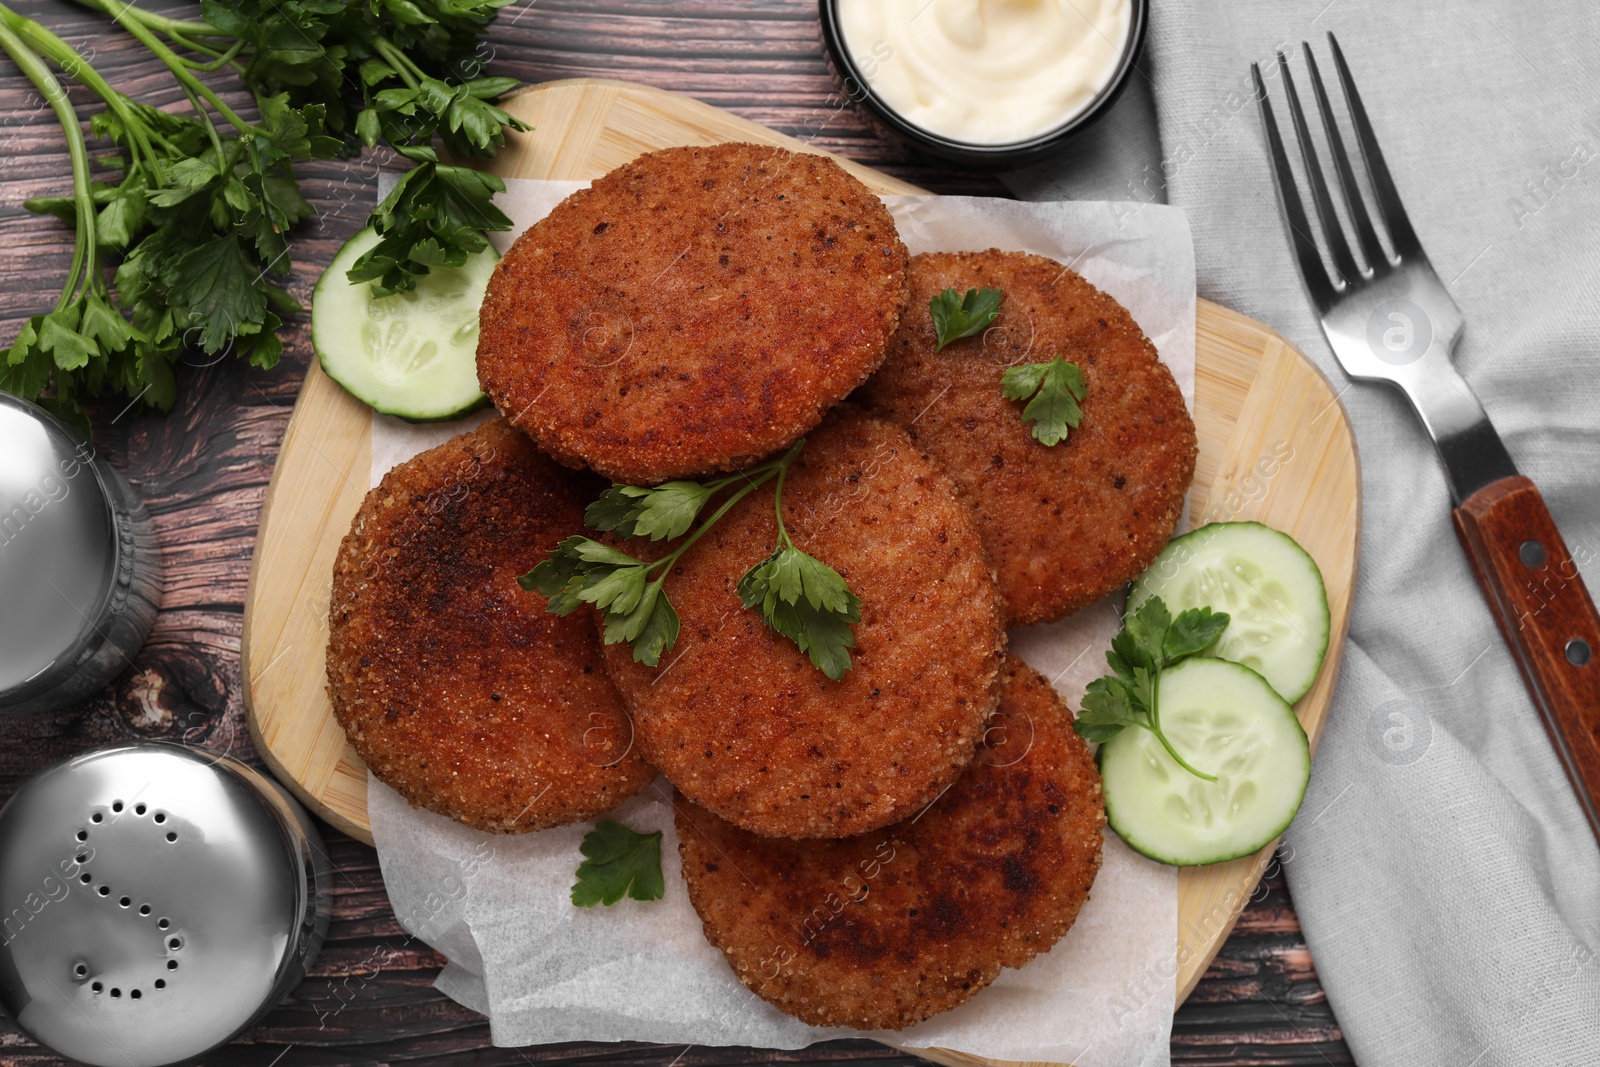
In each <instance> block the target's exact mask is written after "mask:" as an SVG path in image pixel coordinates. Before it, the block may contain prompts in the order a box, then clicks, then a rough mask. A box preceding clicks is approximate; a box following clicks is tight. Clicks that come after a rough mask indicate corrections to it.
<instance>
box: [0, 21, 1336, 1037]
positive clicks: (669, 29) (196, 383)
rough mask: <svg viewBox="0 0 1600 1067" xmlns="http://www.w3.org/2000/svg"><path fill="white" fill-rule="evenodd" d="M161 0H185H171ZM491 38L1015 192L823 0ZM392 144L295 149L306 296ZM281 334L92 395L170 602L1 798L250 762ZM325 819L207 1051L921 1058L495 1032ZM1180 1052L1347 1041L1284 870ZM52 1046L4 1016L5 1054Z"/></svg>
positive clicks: (11, 181)
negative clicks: (279, 977)
mask: <svg viewBox="0 0 1600 1067" xmlns="http://www.w3.org/2000/svg"><path fill="white" fill-rule="evenodd" d="M147 6H150V7H152V8H155V9H158V10H162V11H171V12H174V13H184V14H190V13H192V10H193V8H192V6H191V5H188V4H184V3H173V2H171V0H158V2H155V3H151V4H149V5H147ZM17 7H18V8H19V9H20V10H21V11H23V12H24V13H25V14H29V15H31V16H35V17H41V18H44V19H45V20H47V21H48V22H49V23H50V25H51V26H52V27H53V28H55V29H56V31H57V32H58V33H59V34H61V35H62V36H63V37H65V38H66V39H67V40H68V41H70V42H71V43H72V44H73V45H74V46H75V47H78V48H79V49H80V51H81V52H82V53H83V54H84V55H86V56H90V57H92V61H93V62H94V64H95V66H96V67H97V68H98V69H100V70H101V71H102V72H103V73H104V74H105V75H106V76H107V77H108V78H109V79H110V80H111V81H112V83H113V84H116V85H117V86H119V87H120V88H122V89H124V90H125V91H127V92H129V93H132V94H134V95H136V96H138V97H139V98H140V99H143V100H146V101H148V102H151V103H156V104H159V105H162V106H173V107H176V106H179V105H180V100H181V98H180V94H179V93H178V92H177V91H176V89H174V88H173V86H172V85H171V82H170V80H169V79H167V78H166V77H165V76H164V74H163V72H162V71H161V69H160V67H159V65H158V64H156V63H155V62H154V61H153V60H151V59H150V58H148V57H147V56H146V55H145V54H143V53H142V52H141V50H140V49H139V48H138V46H137V45H136V44H135V43H134V42H132V41H131V39H129V38H127V37H126V36H125V35H123V34H120V33H117V32H115V31H114V30H108V28H107V24H106V21H105V20H104V19H103V18H101V17H100V16H97V15H94V14H92V13H89V12H86V11H84V10H82V9H80V8H77V7H75V6H73V5H71V4H70V3H66V2H65V0H22V2H20V3H18V4H17ZM490 42H491V45H492V48H493V50H494V54H493V57H492V62H491V67H492V68H493V69H494V71H495V72H496V73H501V74H508V75H512V76H514V77H518V78H521V79H523V80H525V81H533V82H537V81H545V80H548V79H552V78H568V77H580V76H600V77H613V78H625V79H629V80H634V81H641V82H648V83H651V84H654V85H659V86H662V87H664V88H669V89H675V90H678V91H681V92H686V93H689V94H691V95H693V96H697V97H699V98H701V99H703V100H706V101H708V102H710V103H713V104H716V105H718V106H720V107H726V108H728V109H729V110H731V111H734V112H736V113H738V114H740V115H743V116H745V117H747V118H750V119H753V120H755V121H757V122H762V123H766V124H767V125H770V126H773V127H775V128H777V129H780V130H783V131H785V132H787V133H791V134H794V135H796V136H801V137H805V138H808V139H811V140H814V141H815V143H817V144H818V145H820V146H821V147H824V148H827V149H830V150H832V151H836V152H840V153H843V154H845V155H848V156H850V157H851V158H854V159H857V160H860V161H862V162H864V163H867V164H869V165H872V166H875V167H879V168H881V169H883V170H886V171H888V172H889V173H891V174H895V175H896V176H899V177H902V178H905V179H907V180H909V181H913V182H916V183H917V184H919V185H923V186H926V187H928V188H930V189H933V190H935V191H938V192H946V193H972V194H979V195H1004V194H1003V190H1002V189H1001V187H1000V186H999V185H998V183H997V182H996V181H995V180H994V178H993V177H992V176H990V175H985V174H981V173H973V172H963V171H959V170H954V169H951V168H950V167H949V166H948V165H946V164H942V163H936V162H932V161H929V160H926V159H923V158H919V157H916V156H915V155H913V154H911V153H909V152H908V151H907V150H906V149H905V148H904V147H903V146H901V145H899V144H897V143H895V142H894V141H892V140H890V139H889V138H888V137H886V136H885V135H884V134H883V133H882V131H880V130H878V129H876V128H875V127H874V126H873V124H872V123H871V122H870V121H868V120H867V119H866V118H865V117H864V116H863V115H862V114H861V113H859V112H858V111H856V110H855V109H853V108H851V107H848V106H843V103H842V101H841V99H840V97H839V96H838V94H837V92H836V86H835V82H834V79H833V76H832V74H831V73H830V72H829V69H828V66H827V63H826V61H825V60H824V59H823V57H822V48H821V41H820V36H819V33H818V28H817V20H816V7H815V4H814V3H812V2H810V0H604V2H584V0H536V2H532V3H529V2H522V3H518V4H516V5H514V6H512V7H510V8H508V9H507V10H506V11H505V12H504V13H503V14H502V16H501V21H500V23H499V24H498V25H497V26H496V28H495V30H494V31H493V33H492V35H491V37H490ZM233 99H235V100H236V101H237V94H235V97H234V98H233ZM73 100H74V102H75V103H76V104H78V106H79V107H80V108H84V109H87V108H88V106H89V105H90V102H91V101H90V98H89V97H88V96H87V94H85V93H83V92H82V91H81V90H75V91H74V92H73ZM40 105H41V102H40V101H39V100H38V99H37V97H36V96H34V95H33V94H32V93H31V90H30V87H29V86H28V84H27V83H26V82H25V81H24V80H23V79H22V78H21V76H20V75H18V74H17V72H16V71H15V70H14V69H13V68H12V67H10V65H9V64H5V63H0V115H3V116H5V124H4V125H3V126H0V247H4V248H5V249H6V250H7V251H6V268H7V269H6V271H5V274H4V277H3V278H0V342H8V341H9V339H10V337H11V336H13V335H14V334H15V331H16V329H17V328H18V326H19V325H20V322H21V320H22V319H23V318H24V317H25V316H27V315H29V314H32V313H34V312H36V311H38V310H39V309H40V308H42V307H45V306H48V305H49V304H50V303H51V302H52V301H53V300H54V298H55V289H56V287H57V286H59V285H60V283H61V281H62V279H63V278H64V276H65V270H66V265H67V262H68V259H69V257H70V251H71V243H70V237H69V234H68V232H67V230H66V229H65V228H64V227H62V226H61V225H59V224H57V223H55V222H54V221H52V220H49V219H39V218H36V217H34V216H32V215H29V214H27V213H26V212H24V211H23V210H22V208H21V202H22V201H23V200H24V199H25V198H27V197H30V196H42V195H59V194H63V193H65V192H67V191H68V190H69V188H70V179H69V176H68V169H67V162H66V157H65V153H64V149H63V142H62V138H61V136H60V133H59V131H58V130H56V129H55V127H54V125H53V123H52V120H51V116H50V113H49V111H48V109H45V108H42V107H41V106H40ZM85 113H86V114H87V111H85ZM385 165H391V164H387V163H385V162H383V161H381V160H375V159H373V158H372V157H370V156H369V157H368V158H366V159H364V160H361V161H358V162H350V163H338V162H333V163H319V164H315V165H312V166H307V167H305V168H304V169H303V172H302V173H303V176H304V179H305V181H304V186H305V191H306V194H307V197H308V199H309V200H310V201H311V203H312V205H313V206H314V207H315V208H316V211H317V215H316V217H315V218H314V219H313V220H311V221H310V222H309V223H308V224H307V225H305V226H303V227H302V228H301V230H300V231H298V232H297V233H296V235H295V241H294V255H295V270H294V274H293V276H292V278H291V281H290V289H291V291H293V292H294V293H295V295H296V296H298V297H299V298H300V299H301V300H302V301H309V298H310V290H311V286H312V285H313V284H314V283H315V281H316V278H317V277H318V275H319V274H320V273H321V270H322V268H323V267H324V266H325V265H326V264H327V263H328V261H329V260H330V259H331V258H332V256H333V253H334V252H335V250H337V248H338V247H339V245H340V243H341V242H342V241H343V240H344V239H345V238H346V237H347V236H349V235H350V234H351V233H353V232H355V230H356V229H357V228H359V226H360V225H361V223H362V221H363V219H364V217H365V215H366V212H367V210H369V209H370V206H371V204H372V202H373V196H374V190H375V183H376V174H377V171H378V169H379V168H380V167H381V166H385ZM284 340H285V343H286V352H285V355H284V359H283V361H282V363H281V364H280V365H279V366H278V367H277V368H275V369H273V370H271V371H258V370H253V369H251V368H248V367H244V366H239V365H235V364H232V363H224V364H220V365H217V366H213V367H189V368H184V369H183V371H182V373H181V374H180V391H179V399H178V403H177V405H176V406H175V407H174V409H173V410H172V411H171V412H169V413H167V414H165V415H158V414H147V413H141V412H126V411H124V410H123V404H122V403H121V402H118V401H106V402H103V403H100V404H98V405H96V406H95V409H94V413H93V414H94V422H95V428H96V435H97V437H98V439H99V444H100V447H101V448H102V450H103V451H104V452H105V453H107V454H108V455H109V456H110V457H111V459H112V461H113V462H114V463H115V464H116V465H117V466H118V467H119V468H120V469H122V470H124V471H126V472H127V473H128V475H129V477H130V479H131V480H132V481H133V483H134V485H135V486H136V487H137V488H138V489H139V491H140V492H141V493H142V494H143V496H144V498H145V500H146V502H147V503H148V505H149V507H150V509H151V512H152V513H153V515H154V516H155V518H156V521H157V524H158V527H159V529H160V533H161V536H162V541H163V558H164V561H165V564H166V569H167V576H168V577H167V587H166V603H165V607H164V609H163V611H162V613H161V616H160V619H159V621H158V623H157V627H156V630H155V633H154V634H153V635H152V637H151V640H150V643H149V645H148V646H147V647H146V648H145V650H144V651H143V652H142V653H141V654H140V655H139V656H138V657H137V659H136V661H135V664H134V667H133V669H132V670H130V671H128V672H127V673H126V674H125V675H124V676H123V677H122V678H120V679H118V681H117V682H116V683H115V684H114V685H113V686H112V687H111V688H110V689H109V690H108V691H107V692H105V693H103V694H101V695H100V696H99V697H97V698H96V699H94V700H93V701H91V702H90V704H89V706H88V707H87V708H85V709H82V712H81V713H80V714H75V715H59V716H35V717H31V718H27V719H20V718H16V717H10V718H6V719H0V798H3V797H7V796H9V795H10V794H11V793H12V792H13V791H14V790H15V789H16V787H17V786H18V784H20V783H21V781H23V780H24V779H25V778H27V777H28V776H29V775H31V774H33V773H34V772H36V771H38V770H39V769H41V768H42V767H44V766H46V765H47V764H49V763H51V762H53V761H55V760H57V759H61V758H64V757H66V756H69V755H71V754H73V753H76V752H79V751H81V750H83V749H84V748H86V747H88V746H90V745H93V744H96V743H98V742H102V741H109V740H113V739H120V738H130V737H135V738H139V737H148V738H156V737H159V738H172V739H179V740H185V741H188V742H191V743H195V744H202V745H205V746H207V747H209V748H212V749H214V750H217V751H227V752H231V753H233V754H234V755H237V756H240V757H242V758H244V759H246V760H247V761H250V762H252V763H256V764H257V765H258V766H259V762H258V761H257V760H256V758H255V755H254V753H253V752H252V751H251V747H250V741H249V735H248V733H247V731H246V730H245V727H244V722H243V706H242V703H241V700H240V678H239V632H240V623H241V617H242V610H243V600H244V591H245V582H246V579H247V576H248V573H249V564H250V552H251V549H252V545H253V542H254V537H255V529H256V523H257V520H258V518H259V516H260V508H261V501H262V498H263V496H264V495H265V492H266V486H267V480H268V478H269V477H270V476H271V473H272V463H273V458H274V456H275V454H276V452H277V448H278V446H279V444H280V442H281V440H282V437H283V432H284V427H285V425H286V423H287V421H288V416H289V410H290V408H291V406H292V405H293V403H294V397H295V392H296V390H297V389H298V387H299V384H300V380H301V377H302V375H303V374H304V372H305V368H306V365H307V361H308V360H309V359H310V356H311V352H310V346H309V344H308V341H307V337H306V322H305V319H304V317H303V316H302V317H300V318H299V319H297V320H296V321H294V322H292V323H291V324H290V326H289V327H288V328H287V329H286V330H285V334H284ZM327 834H328V848H329V852H330V855H331V857H332V859H333V861H334V863H335V865H336V866H337V868H338V873H337V875H336V878H335V911H334V921H333V926H332V929H331V931H330V934H329V939H328V943H327V946H326V947H325V949H324V950H323V953H322V955H321V957H320V958H319V959H318V961H317V963H316V966H315V968H314V970H313V972H312V974H311V976H310V977H309V978H308V979H307V980H306V981H305V982H304V983H303V984H302V985H301V986H300V987H299V988H298V989H297V990H295V992H294V993H293V994H292V995H291V997H290V998H289V999H288V1000H287V1001H286V1002H285V1003H284V1004H283V1005H282V1006H281V1007H279V1008H278V1009H277V1010H275V1011H273V1012H272V1013H271V1014H270V1015H269V1016H268V1017H267V1019H266V1021H265V1022H264V1023H263V1024H262V1025H261V1026H259V1027H257V1028H256V1029H255V1030H253V1031H252V1032H251V1033H250V1034H248V1035H246V1037H245V1038H243V1039H242V1040H240V1041H238V1042H236V1043H235V1044H233V1045H232V1046H230V1047H229V1048H228V1049H226V1050H225V1051H224V1052H223V1053H221V1054H219V1055H217V1056H215V1057H211V1058H210V1059H209V1062H211V1063H215V1064H224V1065H226V1064H237V1065H241V1067H243V1065H255V1067H267V1065H270V1064H274V1063H277V1064H281V1065H282V1067H294V1065H302V1064H303V1065H312V1064H317V1065H322V1064H327V1065H354V1064H377V1063H423V1062H427V1063H442V1064H448V1065H451V1067H466V1065H485V1067H488V1065H499V1064H530V1063H531V1064H543V1063H553V1062H558V1061H560V1062H566V1061H580V1060H581V1061H585V1062H594V1063H602V1064H619V1065H635V1064H637V1065H646V1064H652V1065H667V1064H671V1063H674V1062H676V1063H679V1064H682V1065H685V1067H709V1065H720V1064H742V1063H769V1062H775V1063H824V1062H826V1063H846V1062H850V1063H870V1064H907V1063H912V1062H915V1061H914V1060H913V1059H912V1058H911V1057H907V1056H903V1055H900V1054H898V1053H894V1052H892V1051H890V1050H888V1049H885V1048H883V1047H881V1046H878V1045H875V1044H872V1043H870V1042H864V1041H848V1042H830V1043H828V1044H825V1045H819V1046H817V1047H815V1048H812V1049H808V1050H805V1051H803V1052H796V1053H774V1052H767V1051H761V1050H753V1049H707V1048H690V1049H687V1050H685V1049H682V1048H680V1047H666V1048H663V1047H657V1046H649V1045H602V1044H577V1045H563V1046H554V1047H549V1048H535V1049H496V1048H494V1047H492V1046H491V1045H490V1043H489V1032H488V1026H487V1024H486V1023H485V1022H484V1020H483V1019H482V1018H481V1017H479V1016H477V1015H475V1014H473V1013H472V1012H469V1011H467V1010H465V1009H464V1008H462V1007H460V1006H459V1005H457V1004H455V1003H453V1002H451V1001H449V1000H448V999H446V998H444V997H443V996H441V995H439V994H438V993H436V992H435V991H434V990H433V988H432V981H433V978H434V976H435V975H436V974H437V973H438V969H439V967H440V966H441V964H442V960H441V959H440V958H439V956H438V955H437V954H436V953H434V952H433V951H432V950H431V949H429V948H428V947H427V946H425V945H422V944H420V943H419V942H417V941H415V940H414V939H411V938H409V937H408V936H407V935H406V934H405V932H404V931H403V930H402V929H401V927H400V926H399V924H398V923H397V922H396V921H395V919H394V916H393V914H392V912H391V911H390V909H389V904H388V899H387V897H386V896H385V894H384V891H383V886H382V880H381V877H380V874H379V870H378V864H377V858H376V856H375V854H374V853H373V852H372V850H371V849H370V848H367V847H366V846H364V845H361V844H359V843H357V842H354V841H351V840H349V839H348V838H345V837H343V836H341V835H339V834H337V833H334V832H332V831H327ZM1172 1052H1173V1059H1174V1062H1176V1063H1182V1064H1206V1065H1216V1064H1263V1065H1265V1064H1308V1065H1309V1064H1316V1065H1323V1064H1336V1065H1343V1064H1348V1063H1351V1062H1352V1061H1351V1059H1350V1056H1349V1052H1348V1051H1347V1050H1346V1048H1345V1046H1344V1044H1343V1042H1342V1040H1341V1038H1340V1034H1339V1030H1338V1026H1337V1024H1336V1022H1335V1021H1334V1018H1333V1015H1332V1012H1331V1011H1330V1010H1329V1008H1328V1005H1327V1002H1326V999H1325V998H1324V997H1323V995H1322V992H1321V989H1320V987H1319V986H1318V984H1317V979H1316V973H1315V971H1314V969H1313V967H1312V965H1311V960H1310V957H1309V955H1308V953H1307V952H1306V949H1305V945H1304V943H1303V941H1302V940H1301V938H1300V934H1299V927H1298V925H1297V924H1296V922H1295V918H1294V912H1293V908H1292V906H1291V903H1290V901H1289V898H1288V894H1287V891H1286V890H1285V888H1284V884H1283V880H1282V877H1281V874H1279V873H1277V872H1276V871H1275V872H1274V873H1273V874H1271V876H1269V878H1268V879H1267V880H1266V882H1265V883H1264V884H1263V887H1262V890H1261V891H1260V892H1258V894H1257V896H1256V899H1255V900H1254V901H1253V902H1252V903H1251V905H1250V907H1249V908H1248V910H1247V911H1246V912H1245V914H1244V916H1243V918H1241V920H1240V922H1239V926H1238V928H1237V929H1236V930H1235V932H1234V934H1233V936H1232V937H1231V938H1230V939H1229V940H1228V942H1227V944H1226V945H1225V946H1224V947H1223V950H1222V954H1221V955H1220V956H1219V957H1218V958H1217V962H1216V964H1215V965H1214V966H1213V967H1212V968H1211V970H1210V971H1209V972H1208V973H1207V975H1206V976H1205V978H1204V979H1203V980H1202V981H1201V983H1200V986H1199V988H1198V989H1197V990H1196V991H1195V994H1194V996H1193V997H1191V998H1190V1000H1189V1003H1188V1004H1187V1005H1186V1006H1185V1007H1184V1008H1183V1009H1182V1010H1181V1011H1179V1012H1178V1014H1177V1017H1176V1019H1175V1021H1174V1026H1173V1045H1172ZM61 1062H63V1061H61V1060H59V1059H57V1058H56V1057H54V1056H52V1055H50V1054H49V1053H47V1052H45V1051H43V1050H41V1049H38V1048H37V1047H35V1046H33V1045H32V1044H31V1043H29V1042H28V1041H27V1040H26V1039H25V1038H24V1037H23V1036H22V1035H21V1034H20V1033H18V1032H17V1031H16V1030H15V1029H14V1028H13V1027H11V1026H10V1025H9V1023H3V1022H0V1064H5V1065H13V1064H14V1065H19V1067H21V1065H28V1067H34V1065H44V1064H51V1065H55V1064H59V1063H61Z"/></svg>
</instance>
